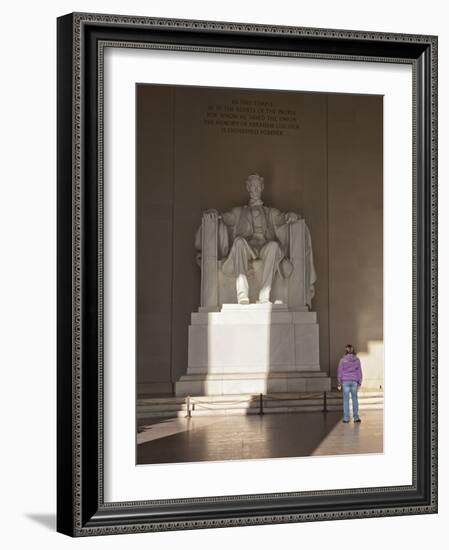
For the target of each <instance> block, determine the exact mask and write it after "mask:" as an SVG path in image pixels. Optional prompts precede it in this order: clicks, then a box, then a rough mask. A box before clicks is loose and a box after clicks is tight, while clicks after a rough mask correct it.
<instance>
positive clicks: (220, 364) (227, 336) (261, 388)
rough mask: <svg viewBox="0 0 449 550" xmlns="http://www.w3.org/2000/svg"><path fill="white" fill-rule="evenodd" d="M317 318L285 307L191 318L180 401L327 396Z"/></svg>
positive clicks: (225, 310)
mask: <svg viewBox="0 0 449 550" xmlns="http://www.w3.org/2000/svg"><path fill="white" fill-rule="evenodd" d="M330 384H331V380H330V378H329V377H328V376H327V375H326V374H325V373H323V372H321V371H320V363H319V331H318V324H317V322H316V313H315V312H309V311H289V310H288V308H287V306H286V305H276V304H249V305H246V306H244V305H238V304H224V305H223V307H222V310H221V311H219V312H198V313H192V317H191V325H190V326H189V355H188V368H187V374H186V375H185V376H182V377H181V378H180V380H179V381H178V382H176V386H175V392H176V395H177V396H184V395H231V394H251V393H254V394H259V393H273V392H301V391H307V392H309V391H310V392H312V391H328V390H330Z"/></svg>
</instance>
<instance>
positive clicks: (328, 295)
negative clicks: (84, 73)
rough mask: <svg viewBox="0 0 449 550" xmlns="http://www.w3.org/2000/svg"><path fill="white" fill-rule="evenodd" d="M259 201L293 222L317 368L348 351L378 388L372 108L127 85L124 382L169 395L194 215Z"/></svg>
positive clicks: (179, 358) (340, 101) (332, 98)
mask: <svg viewBox="0 0 449 550" xmlns="http://www.w3.org/2000/svg"><path fill="white" fill-rule="evenodd" d="M254 171H257V172H259V173H260V174H262V175H263V176H264V178H265V190H264V197H263V198H264V201H265V203H266V204H268V205H272V206H276V207H277V208H279V209H281V210H290V211H297V212H299V213H301V214H303V215H304V216H305V218H306V221H307V224H308V226H309V228H310V232H311V235H312V243H313V249H314V258H315V267H316V271H317V275H318V282H317V284H316V297H315V299H314V303H313V305H314V310H315V311H316V312H317V316H318V322H319V326H320V362H321V368H322V370H324V371H327V372H329V373H330V374H331V376H333V375H334V374H335V369H336V364H337V363H338V358H339V356H340V355H341V352H342V349H343V348H344V345H345V344H346V343H348V342H351V343H353V344H354V345H355V346H356V348H357V349H358V350H359V351H360V353H361V358H362V361H363V363H364V366H365V364H366V374H367V375H369V376H368V377H367V381H368V379H369V380H370V382H369V383H370V385H371V386H372V387H378V386H379V385H381V384H382V369H383V357H382V315H383V309H382V256H383V253H382V224H383V217H382V98H380V97H378V96H352V95H341V94H321V93H299V92H267V91H253V90H232V89H210V88H195V87H173V86H162V85H138V86H137V258H138V260H137V269H136V272H137V296H136V298H137V304H136V306H137V307H136V313H137V338H136V342H137V354H136V357H137V379H138V383H139V384H140V387H141V388H142V389H143V388H144V389H145V390H146V391H149V390H152V391H158V390H159V391H171V388H172V383H173V382H174V381H176V380H177V379H178V378H179V377H180V376H181V375H182V374H184V373H185V371H186V368H187V362H186V358H187V330H188V325H189V321H190V313H191V312H192V311H195V310H196V309H197V307H198V301H199V285H200V272H199V268H198V266H197V265H196V263H195V259H194V256H195V249H194V246H193V236H194V233H195V231H196V229H197V227H198V225H199V223H200V220H201V212H202V211H203V210H205V209H207V208H217V209H218V210H227V209H229V208H230V207H231V206H234V205H240V204H244V203H245V202H246V201H247V194H246V190H245V183H244V182H245V179H246V177H247V175H248V174H249V173H250V172H254Z"/></svg>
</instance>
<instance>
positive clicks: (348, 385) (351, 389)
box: [342, 380, 359, 420]
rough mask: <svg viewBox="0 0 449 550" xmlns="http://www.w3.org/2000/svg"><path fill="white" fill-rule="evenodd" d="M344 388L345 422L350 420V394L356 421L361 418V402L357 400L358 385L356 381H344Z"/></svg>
mask: <svg viewBox="0 0 449 550" xmlns="http://www.w3.org/2000/svg"><path fill="white" fill-rule="evenodd" d="M342 388H343V420H349V394H351V399H352V416H353V419H354V420H357V419H358V418H359V400H358V399H357V389H358V384H357V382H355V381H354V380H344V381H343V382H342Z"/></svg>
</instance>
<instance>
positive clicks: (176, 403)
mask: <svg viewBox="0 0 449 550" xmlns="http://www.w3.org/2000/svg"><path fill="white" fill-rule="evenodd" d="M359 407H360V410H368V409H383V394H382V392H360V393H359ZM341 408H342V398H341V394H338V393H336V392H335V393H334V392H329V393H328V395H327V409H328V410H329V411H335V410H341ZM322 409H323V394H322V393H321V394H319V393H314V394H285V395H282V396H279V395H270V396H268V397H267V396H264V399H263V410H264V412H265V413H267V414H271V413H276V412H279V413H281V412H306V411H321V410H322ZM190 410H191V415H192V416H205V415H208V414H210V415H215V414H258V413H259V410H260V403H259V396H257V395H246V396H245V395H240V396H236V395H230V396H207V398H206V397H195V398H191V401H190ZM186 414H187V400H186V398H179V397H178V398H177V397H172V398H169V397H165V398H140V399H138V402H137V417H138V418H150V417H176V416H180V417H183V416H186Z"/></svg>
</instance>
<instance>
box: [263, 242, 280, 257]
mask: <svg viewBox="0 0 449 550" xmlns="http://www.w3.org/2000/svg"><path fill="white" fill-rule="evenodd" d="M278 250H280V246H279V244H278V243H277V242H275V241H270V242H269V243H267V244H266V245H265V246H264V249H263V255H266V254H275V253H276V252H277V251H278Z"/></svg>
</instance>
